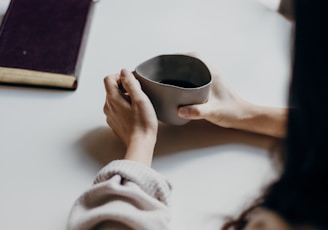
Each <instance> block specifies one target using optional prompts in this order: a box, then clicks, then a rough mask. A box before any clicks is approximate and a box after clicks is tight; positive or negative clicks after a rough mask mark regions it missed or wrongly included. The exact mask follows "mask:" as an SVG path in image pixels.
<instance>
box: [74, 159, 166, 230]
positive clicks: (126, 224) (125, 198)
mask: <svg viewBox="0 0 328 230" xmlns="http://www.w3.org/2000/svg"><path fill="white" fill-rule="evenodd" d="M170 193H171V186H170V183H169V182H168V181H167V180H166V179H165V178H164V177H163V176H162V175H160V174H159V173H157V172H156V171H154V170H153V169H151V168H150V167H147V166H144V165H142V164H140V163H137V162H133V161H129V160H116V161H113V162H111V163H109V164H108V165H107V166H105V167H104V168H103V169H102V170H101V171H100V172H99V173H98V175H97V177H96V179H95V181H94V185H93V186H92V188H90V189H89V190H88V191H86V192H84V193H83V194H82V195H81V196H80V197H79V198H78V200H77V201H76V202H75V204H74V205H73V207H72V210H71V213H70V216H69V219H68V229H69V230H87V229H115V230H131V229H133V230H153V229H157V230H164V229H165V230H167V229H170V228H169V223H170V211H169V206H170V205H169V203H170V201H169V200H170Z"/></svg>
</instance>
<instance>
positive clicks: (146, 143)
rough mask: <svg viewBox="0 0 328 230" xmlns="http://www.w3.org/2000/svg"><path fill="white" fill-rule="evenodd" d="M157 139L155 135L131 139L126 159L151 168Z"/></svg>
mask: <svg viewBox="0 0 328 230" xmlns="http://www.w3.org/2000/svg"><path fill="white" fill-rule="evenodd" d="M155 143H156V137H154V136H153V135H148V136H147V135H138V136H135V137H132V138H131V141H130V143H129V144H128V146H127V149H126V153H125V155H124V159H126V160H132V161H136V162H139V163H142V164H144V165H146V166H151V162H152V159H153V153H154V146H155Z"/></svg>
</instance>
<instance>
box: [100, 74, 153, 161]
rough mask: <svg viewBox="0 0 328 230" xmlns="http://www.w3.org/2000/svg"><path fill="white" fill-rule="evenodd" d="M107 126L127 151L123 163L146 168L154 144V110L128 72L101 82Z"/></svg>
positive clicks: (138, 84)
mask: <svg viewBox="0 0 328 230" xmlns="http://www.w3.org/2000/svg"><path fill="white" fill-rule="evenodd" d="M104 83H105V88H106V93H107V95H106V102H105V106H104V113H105V114H106V116H107V119H106V121H107V123H108V125H109V126H110V127H111V128H112V129H113V131H114V132H115V133H116V134H117V135H118V136H119V137H120V138H121V139H122V141H123V142H124V144H125V145H126V147H127V150H126V154H125V159H129V160H134V161H139V162H141V163H144V164H146V165H150V164H151V161H152V156H153V151H154V146H155V143H156V137H157V129H158V121H157V117H156V113H155V110H154V108H153V106H152V104H151V102H150V100H149V99H148V97H147V96H146V95H145V94H144V92H143V91H142V89H141V87H140V83H139V82H138V80H137V79H136V78H135V77H134V75H133V74H132V73H131V72H128V71H126V70H121V72H120V73H119V74H116V75H110V76H107V77H106V78H105V79H104Z"/></svg>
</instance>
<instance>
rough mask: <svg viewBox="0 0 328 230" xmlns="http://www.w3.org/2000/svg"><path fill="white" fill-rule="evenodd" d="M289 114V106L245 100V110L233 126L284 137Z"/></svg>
mask: <svg viewBox="0 0 328 230" xmlns="http://www.w3.org/2000/svg"><path fill="white" fill-rule="evenodd" d="M287 114H288V109H287V108H278V107H268V106H259V105H254V104H251V103H248V102H244V104H243V112H242V113H241V115H240V116H239V118H238V120H237V121H236V122H235V123H234V124H233V127H232V128H235V129H241V130H245V131H249V132H255V133H259V134H264V135H268V136H272V137H276V138H283V137H285V135H286V124H287Z"/></svg>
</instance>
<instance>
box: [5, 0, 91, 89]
mask: <svg viewBox="0 0 328 230" xmlns="http://www.w3.org/2000/svg"><path fill="white" fill-rule="evenodd" d="M93 5H94V4H93V1H92V0H11V2H10V4H9V7H8V10H7V12H6V14H5V16H4V18H3V21H2V23H1V27H0V83H6V84H8V83H9V84H19V85H35V86H41V87H43V86H44V87H56V88H57V87H58V88H67V89H75V88H76V87H77V79H78V76H79V72H80V68H81V60H82V56H83V51H84V48H85V42H86V35H87V33H88V27H89V23H90V19H91V17H92V8H93Z"/></svg>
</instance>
